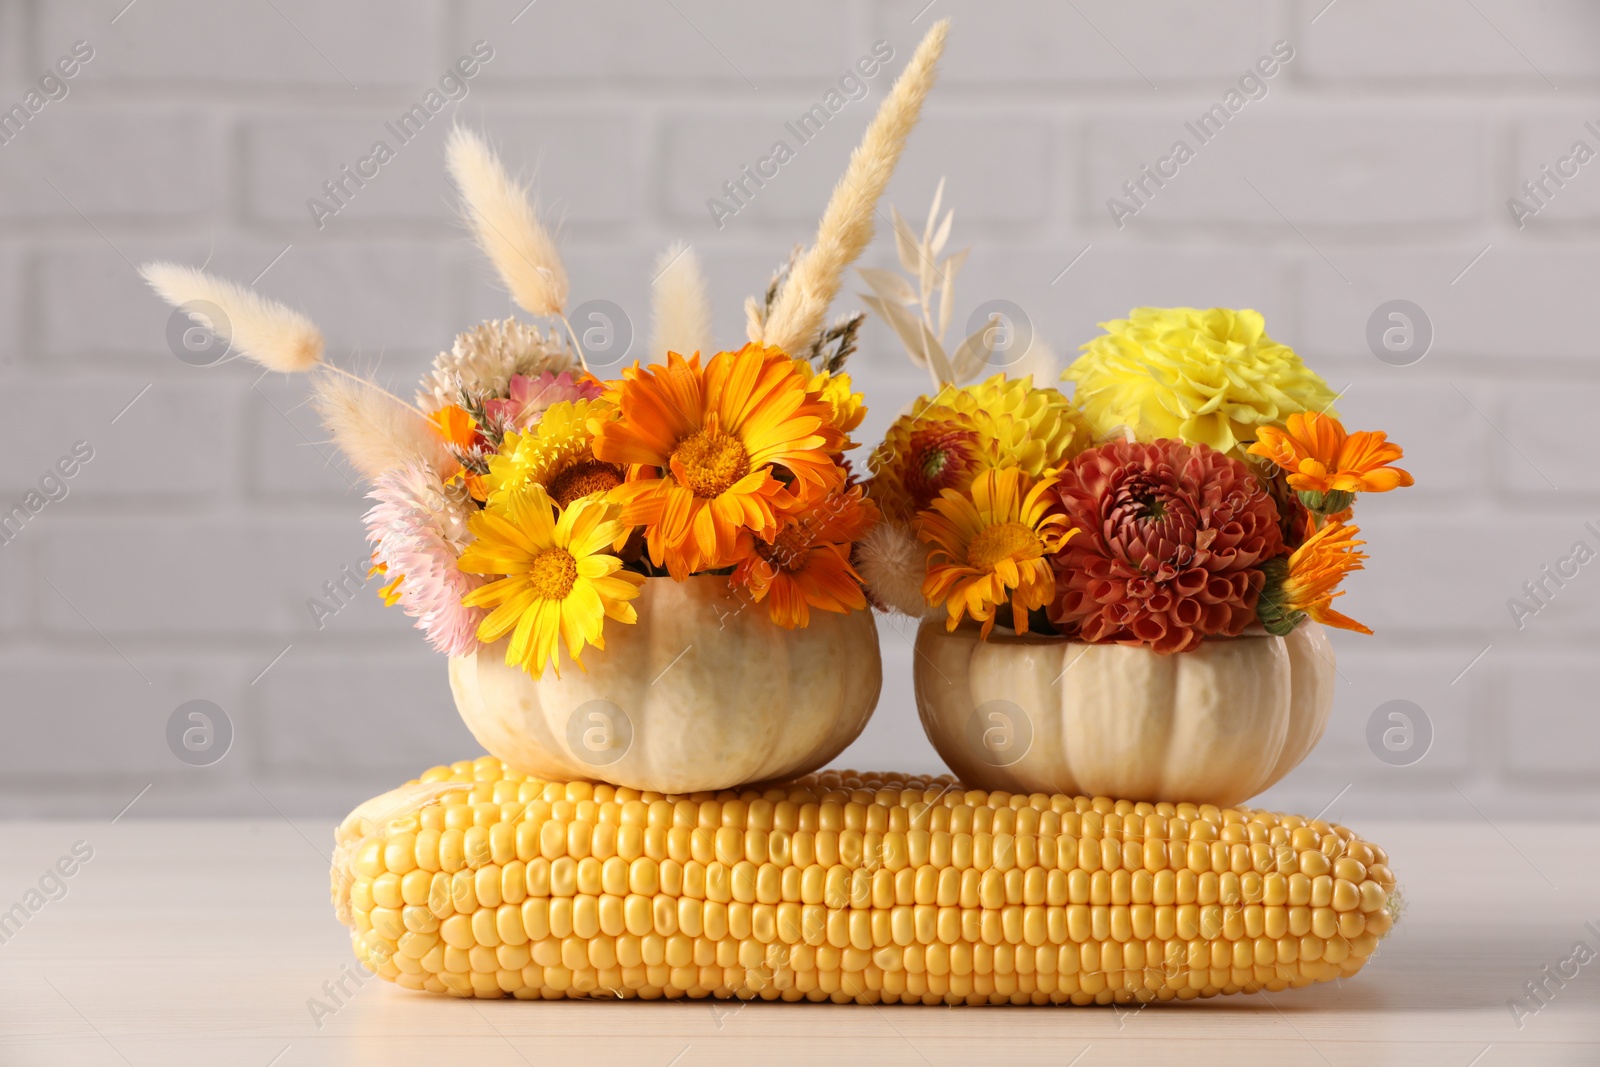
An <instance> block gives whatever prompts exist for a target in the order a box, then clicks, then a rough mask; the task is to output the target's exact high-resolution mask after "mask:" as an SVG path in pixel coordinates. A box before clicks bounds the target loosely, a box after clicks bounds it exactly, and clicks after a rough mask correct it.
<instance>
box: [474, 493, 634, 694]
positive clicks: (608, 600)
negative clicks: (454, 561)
mask: <svg viewBox="0 0 1600 1067" xmlns="http://www.w3.org/2000/svg"><path fill="white" fill-rule="evenodd" d="M620 510H621V509H620V508H619V507H618V506H617V505H616V504H612V503H608V502H607V501H606V500H605V499H604V498H602V497H586V498H584V499H582V500H576V501H574V502H573V503H572V504H571V505H570V506H569V507H567V508H566V509H564V510H563V511H562V512H561V517H560V518H559V520H558V519H557V518H556V508H555V503H554V501H552V500H551V499H550V497H549V496H548V495H547V494H546V493H545V491H544V487H543V486H541V485H539V484H538V483H537V482H535V483H532V484H531V485H529V486H528V488H527V490H526V491H525V492H518V493H510V494H508V495H506V496H505V497H503V498H502V500H501V502H500V503H499V504H491V505H490V506H489V507H488V508H485V509H484V510H483V511H480V512H478V513H477V514H476V515H474V516H472V517H471V518H470V519H469V520H468V526H469V527H470V528H471V530H472V533H473V536H474V538H475V540H474V541H473V542H472V543H471V544H470V545H468V546H467V547H466V549H465V550H464V551H463V552H462V553H461V561H460V567H461V569H462V570H463V571H465V572H467V573H468V574H500V575H505V577H503V578H500V579H498V580H496V581H492V582H490V583H488V584H487V585H484V586H480V587H479V588H477V589H474V590H473V591H472V592H471V593H468V594H467V595H466V596H465V597H464V598H462V601H461V603H462V604H464V605H465V606H467V607H469V608H492V609H493V610H492V611H490V612H489V614H488V615H487V616H486V617H485V618H484V620H483V622H481V623H480V624H479V625H478V640H480V641H483V642H485V643H489V642H493V641H498V640H500V639H501V638H502V637H504V636H506V634H510V635H511V641H510V644H509V645H508V646H507V648H506V662H507V663H508V664H518V665H520V666H521V667H522V669H523V670H525V671H527V672H528V673H529V674H531V675H533V676H534V677H535V678H537V677H539V676H540V675H542V674H543V673H544V669H545V667H547V666H550V667H554V668H555V672H556V674H557V676H559V675H560V674H561V667H560V665H559V664H558V663H557V662H556V657H557V654H558V647H559V643H560V641H561V640H563V639H565V641H566V644H567V654H568V655H570V656H571V657H572V662H574V663H576V664H577V665H578V666H579V667H580V668H581V667H582V666H583V661H582V660H581V659H579V655H580V654H581V653H582V652H583V650H584V648H585V647H586V646H589V645H593V646H594V647H595V648H605V647H606V645H605V640H604V637H603V636H602V634H601V629H602V628H603V627H604V625H605V620H606V619H615V620H616V621H617V622H624V623H632V622H635V621H637V619H638V614H637V613H636V612H635V611H634V609H633V605H632V604H630V603H628V601H630V600H632V599H634V598H635V597H637V596H638V595H639V586H640V585H641V584H643V582H644V575H642V574H635V573H634V572H632V571H625V570H623V569H622V560H620V559H618V558H617V557H616V556H614V555H612V554H611V553H610V551H609V549H610V548H611V546H612V544H613V543H615V542H616V541H617V540H618V539H619V538H620V536H621V535H622V533H623V532H624V528H623V526H622V523H621V522H620V521H619V520H618V513H619V511H620Z"/></svg>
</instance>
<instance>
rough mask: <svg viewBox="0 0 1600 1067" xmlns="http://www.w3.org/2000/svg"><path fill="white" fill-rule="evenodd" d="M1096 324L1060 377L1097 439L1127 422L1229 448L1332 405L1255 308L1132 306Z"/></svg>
mask: <svg viewBox="0 0 1600 1067" xmlns="http://www.w3.org/2000/svg"><path fill="white" fill-rule="evenodd" d="M1100 326H1101V327H1102V328H1103V329H1104V330H1105V331H1106V332H1105V333H1104V334H1102V335H1101V336H1099V337H1096V338H1095V339H1094V340H1092V341H1090V342H1089V343H1088V344H1086V345H1084V346H1083V355H1081V356H1079V357H1078V359H1077V360H1076V361H1075V362H1074V363H1073V364H1072V366H1070V367H1068V368H1067V370H1066V373H1064V374H1063V375H1062V378H1063V379H1064V380H1067V381H1072V382H1076V383H1077V391H1076V392H1075V393H1074V395H1073V400H1074V401H1075V402H1076V403H1077V405H1078V407H1079V408H1080V409H1081V410H1082V412H1083V414H1084V415H1085V416H1086V417H1087V418H1088V420H1089V424H1090V425H1091V426H1092V427H1093V429H1094V431H1095V433H1096V434H1098V435H1101V436H1108V435H1110V434H1111V433H1112V431H1114V430H1115V429H1116V428H1117V427H1119V426H1127V427H1129V428H1131V429H1132V430H1133V432H1134V433H1135V434H1136V435H1138V437H1139V439H1140V440H1143V441H1154V440H1158V439H1160V438H1173V439H1176V440H1180V441H1185V442H1188V443H1189V444H1203V445H1210V446H1211V447H1212V448H1215V449H1217V450H1218V451H1219V452H1230V451H1233V450H1234V449H1235V448H1237V447H1239V446H1240V445H1241V444H1242V443H1249V442H1251V441H1254V440H1255V438H1256V429H1257V427H1260V426H1272V425H1280V424H1282V423H1283V421H1284V420H1285V419H1287V418H1288V417H1289V416H1290V415H1292V414H1294V413H1296V412H1301V411H1327V410H1328V405H1330V404H1331V403H1333V399H1334V392H1333V390H1332V389H1330V388H1328V383H1327V382H1325V381H1323V380H1322V379H1321V378H1320V377H1318V376H1317V375H1316V374H1314V373H1313V372H1312V371H1311V370H1309V369H1308V368H1307V367H1306V365H1305V364H1304V363H1302V362H1301V361H1300V357H1299V356H1297V355H1295V353H1294V350H1293V349H1291V348H1289V347H1288V346H1287V345H1281V344H1279V343H1278V342H1276V341H1274V340H1273V339H1272V338H1270V337H1268V336H1267V333H1266V324H1265V322H1264V321H1263V319H1262V318H1261V315H1260V313H1259V312H1255V311H1249V310H1244V311H1234V310H1231V309H1229V308H1211V309H1210V310H1207V311H1202V310H1199V309H1197V308H1134V309H1133V310H1132V311H1130V312H1129V313H1128V317H1127V318H1126V319H1116V320H1114V321H1112V322H1102V323H1101V324H1100ZM1329 413H1330V414H1332V412H1329Z"/></svg>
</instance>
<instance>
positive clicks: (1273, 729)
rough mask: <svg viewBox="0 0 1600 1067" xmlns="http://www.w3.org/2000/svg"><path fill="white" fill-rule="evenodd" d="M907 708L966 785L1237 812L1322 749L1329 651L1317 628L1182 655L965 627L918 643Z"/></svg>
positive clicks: (1212, 643) (1217, 643)
mask: <svg viewBox="0 0 1600 1067" xmlns="http://www.w3.org/2000/svg"><path fill="white" fill-rule="evenodd" d="M916 648H917V656H916V665H915V668H914V670H915V681H916V693H917V709H918V713H919V714H920V715H921V717H922V725H923V728H924V729H925V730H926V731H927V734H928V737H929V739H930V740H931V741H932V742H933V746H934V748H935V749H937V750H938V752H939V755H940V756H941V757H943V759H944V761H945V763H946V764H948V765H949V766H950V769H951V770H953V771H955V773H956V774H957V775H958V776H959V777H960V778H961V780H962V781H963V782H965V783H967V784H968V785H970V786H976V787H979V788H984V789H1005V790H1009V791H1014V792H1024V793H1032V792H1043V793H1065V794H1069V795H1070V794H1080V793H1081V794H1087V795H1090V796H1117V797H1140V798H1146V799H1151V800H1156V799H1160V800H1171V801H1187V802H1190V803H1195V804H1216V805H1218V806H1221V807H1226V806H1229V805H1237V804H1240V803H1242V802H1244V801H1245V800H1248V799H1249V798H1250V797H1253V796H1255V795H1256V794H1258V793H1260V792H1262V791H1263V790H1265V789H1266V788H1267V787H1269V786H1271V785H1272V784H1273V783H1275V782H1277V781H1278V780H1279V779H1280V778H1282V777H1283V776H1284V775H1286V774H1288V773H1289V771H1291V770H1293V769H1294V768H1295V766H1297V765H1298V764H1299V763H1300V761H1301V760H1303V759H1305V757H1306V756H1307V755H1308V754H1309V753H1310V752H1311V750H1312V748H1313V747H1315V746H1316V743H1317V742H1318V741H1319V740H1321V738H1322V732H1323V730H1324V729H1325V728H1326V726H1327V722H1328V713H1329V711H1330V710H1331V708H1332V703H1333V679H1334V665H1333V649H1332V647H1331V646H1330V645H1329V644H1328V639H1327V636H1326V634H1325V633H1324V632H1323V630H1322V628H1321V627H1320V626H1317V625H1316V624H1314V623H1305V624H1302V625H1301V626H1299V627H1297V628H1296V629H1295V630H1294V631H1293V632H1292V633H1291V634H1290V635H1289V636H1288V637H1273V636H1271V635H1267V634H1262V635H1260V636H1243V637H1235V638H1213V639H1210V640H1208V641H1206V642H1204V643H1202V644H1201V645H1200V646H1199V648H1197V649H1195V650H1193V651H1190V652H1179V653H1174V654H1171V655H1165V656H1164V655H1160V654H1158V653H1155V652H1152V651H1150V650H1149V649H1146V648H1140V647H1129V646H1124V645H1091V644H1085V643H1082V642H1077V641H1069V640H1064V639H1062V638H1058V637H1038V636H1026V637H1018V636H1017V635H1015V634H1006V633H1000V632H996V633H993V634H991V635H990V637H989V640H988V641H980V640H979V638H978V632H977V630H976V629H975V628H971V627H962V628H958V629H957V630H956V631H955V632H953V633H947V632H946V631H945V628H944V626H943V624H942V623H941V622H938V621H933V620H930V621H925V622H924V623H923V624H922V627H921V629H920V630H919V631H918V633H917V642H916Z"/></svg>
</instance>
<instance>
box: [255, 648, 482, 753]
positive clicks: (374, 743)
mask: <svg viewBox="0 0 1600 1067" xmlns="http://www.w3.org/2000/svg"><path fill="white" fill-rule="evenodd" d="M290 655H293V653H290ZM447 669H448V664H447V661H446V659H445V657H443V656H439V655H436V654H434V653H433V652H431V651H429V650H428V649H426V648H425V647H418V648H417V649H415V650H414V651H412V652H411V653H409V654H406V655H403V656H393V655H391V656H382V657H379V656H354V655H339V656H332V655H322V654H313V655H306V656H302V657H299V658H297V659H294V660H290V659H288V658H285V660H284V662H282V663H280V664H279V665H278V666H276V667H274V668H273V669H272V670H271V671H270V672H268V674H267V675H266V677H264V678H262V679H261V681H260V682H259V683H257V684H256V685H255V686H254V687H253V689H254V692H253V693H252V696H253V698H254V700H255V702H256V706H257V707H258V708H259V712H260V716H259V717H260V722H261V724H262V730H263V745H264V748H263V754H264V756H263V758H264V762H265V765H266V767H267V769H268V770H269V771H272V772H275V773H279V774H285V775H288V774H292V775H308V774H309V775H316V776H326V775H340V776H343V775H346V774H351V773H355V774H360V773H365V772H382V773H386V774H389V775H391V776H392V777H393V779H394V781H395V783H396V784H398V783H399V782H400V781H402V780H403V779H404V778H408V777H413V776H415V775H417V774H419V773H421V772H422V771H424V770H426V769H427V768H429V767H431V766H433V765H435V764H437V763H448V762H450V761H452V760H458V759H470V758H472V757H473V756H476V755H478V754H479V753H480V752H481V751H482V750H481V749H480V748H479V747H478V745H477V743H476V742H474V741H473V739H472V735H471V734H469V733H468V732H467V728H466V727H465V726H464V725H463V724H462V722H461V718H460V716H459V715H457V714H456V710H455V703H454V701H453V700H452V699H451V696H450V684H449V680H448V677H447V674H446V671H447Z"/></svg>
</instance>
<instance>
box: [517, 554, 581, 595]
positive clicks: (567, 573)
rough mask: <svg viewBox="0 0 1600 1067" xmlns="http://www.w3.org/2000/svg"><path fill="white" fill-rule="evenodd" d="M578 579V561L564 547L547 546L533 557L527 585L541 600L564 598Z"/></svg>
mask: <svg viewBox="0 0 1600 1067" xmlns="http://www.w3.org/2000/svg"><path fill="white" fill-rule="evenodd" d="M577 580H578V561H577V560H575V559H573V558H572V553H570V552H568V551H567V550H566V549H564V548H547V549H545V550H544V551H543V552H540V553H539V554H538V555H537V556H535V557H533V566H531V567H529V568H528V585H529V586H530V587H531V588H532V590H533V595H534V596H536V597H539V598H541V599H543V600H565V599H566V598H567V594H568V593H570V592H572V586H573V584H574V583H575V582H577Z"/></svg>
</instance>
